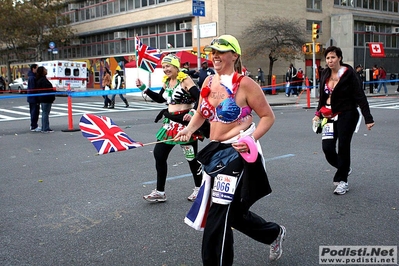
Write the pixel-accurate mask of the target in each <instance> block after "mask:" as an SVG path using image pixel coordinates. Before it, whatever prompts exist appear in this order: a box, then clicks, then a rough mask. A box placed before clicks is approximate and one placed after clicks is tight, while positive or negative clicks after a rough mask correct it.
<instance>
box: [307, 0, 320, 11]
mask: <svg viewBox="0 0 399 266" xmlns="http://www.w3.org/2000/svg"><path fill="white" fill-rule="evenodd" d="M306 8H307V9H313V10H321V0H306Z"/></svg>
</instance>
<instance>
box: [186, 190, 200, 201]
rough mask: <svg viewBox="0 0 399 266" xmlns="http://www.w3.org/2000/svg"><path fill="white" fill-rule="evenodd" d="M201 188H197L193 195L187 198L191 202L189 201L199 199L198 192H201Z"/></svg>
mask: <svg viewBox="0 0 399 266" xmlns="http://www.w3.org/2000/svg"><path fill="white" fill-rule="evenodd" d="M199 189H200V188H199V187H195V188H194V189H193V193H191V195H190V196H188V197H187V199H188V200H189V201H195V199H196V198H197V196H198V191H199Z"/></svg>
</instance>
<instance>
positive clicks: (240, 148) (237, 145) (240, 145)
mask: <svg viewBox="0 0 399 266" xmlns="http://www.w3.org/2000/svg"><path fill="white" fill-rule="evenodd" d="M231 146H233V148H234V149H235V150H236V151H237V152H248V145H247V144H246V143H245V142H234V143H233V144H231Z"/></svg>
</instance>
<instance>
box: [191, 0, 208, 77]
mask: <svg viewBox="0 0 399 266" xmlns="http://www.w3.org/2000/svg"><path fill="white" fill-rule="evenodd" d="M193 16H196V17H197V68H198V70H199V69H200V68H201V51H200V49H201V32H200V20H199V17H205V1H204V0H193Z"/></svg>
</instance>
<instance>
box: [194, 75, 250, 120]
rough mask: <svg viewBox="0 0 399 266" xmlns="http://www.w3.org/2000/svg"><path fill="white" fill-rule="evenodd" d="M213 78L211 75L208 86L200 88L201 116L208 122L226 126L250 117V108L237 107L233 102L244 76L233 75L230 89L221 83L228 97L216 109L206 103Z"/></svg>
mask: <svg viewBox="0 0 399 266" xmlns="http://www.w3.org/2000/svg"><path fill="white" fill-rule="evenodd" d="M213 77H214V76H213V75H212V76H210V78H209V83H208V86H206V87H204V88H202V90H201V96H202V98H203V101H202V103H201V106H200V112H201V115H202V116H203V117H204V118H207V119H208V120H209V121H210V122H222V123H226V124H229V123H233V122H235V121H237V120H239V119H244V118H245V117H246V116H248V115H251V112H252V108H251V107H249V106H244V107H239V106H238V105H237V104H236V102H235V95H236V93H237V89H238V87H239V86H240V81H241V79H242V78H243V77H244V76H240V77H238V74H237V73H234V75H233V78H232V81H233V82H232V86H231V87H232V89H229V88H228V87H227V86H226V85H224V84H222V83H221V85H222V86H223V87H224V88H225V89H226V91H227V93H228V94H229V96H228V98H227V99H225V100H223V101H222V102H221V103H220V104H219V105H218V106H216V108H215V107H214V106H213V105H211V104H210V103H209V101H208V95H209V93H210V88H211V85H212V79H213ZM205 94H207V95H205Z"/></svg>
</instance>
